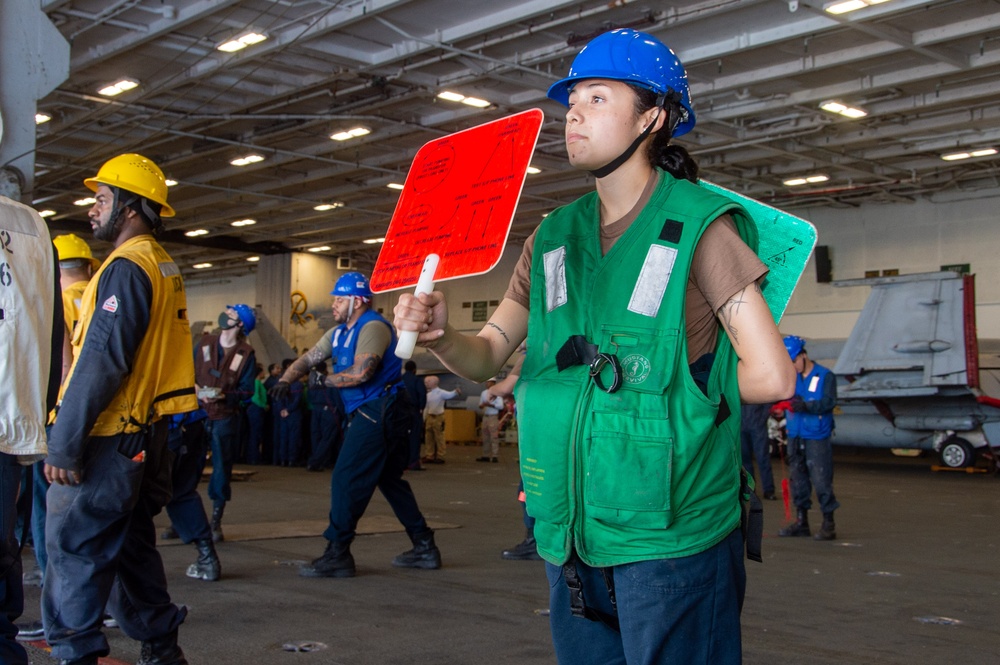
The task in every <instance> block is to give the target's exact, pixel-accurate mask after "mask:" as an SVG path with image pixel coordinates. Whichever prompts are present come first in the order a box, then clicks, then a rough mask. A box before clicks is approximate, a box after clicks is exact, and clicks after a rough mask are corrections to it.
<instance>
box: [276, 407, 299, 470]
mask: <svg viewBox="0 0 1000 665" xmlns="http://www.w3.org/2000/svg"><path fill="white" fill-rule="evenodd" d="M274 418H275V421H274V422H275V428H274V429H275V435H276V437H277V438H276V440H275V442H274V463H275V464H279V465H282V466H291V465H293V464H295V463H296V462H297V461H298V457H299V448H300V447H301V444H302V412H301V411H292V412H290V413H289V414H288V416H287V417H286V418H282V417H281V414H280V413H276V414H274Z"/></svg>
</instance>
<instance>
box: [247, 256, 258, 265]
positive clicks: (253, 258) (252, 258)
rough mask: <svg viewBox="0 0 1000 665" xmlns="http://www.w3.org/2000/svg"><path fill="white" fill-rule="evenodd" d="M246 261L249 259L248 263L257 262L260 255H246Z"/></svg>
mask: <svg viewBox="0 0 1000 665" xmlns="http://www.w3.org/2000/svg"><path fill="white" fill-rule="evenodd" d="M247 261H249V262H250V263H257V262H258V261H260V257H259V256H248V257H247Z"/></svg>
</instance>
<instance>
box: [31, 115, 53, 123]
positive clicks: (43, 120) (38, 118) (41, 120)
mask: <svg viewBox="0 0 1000 665" xmlns="http://www.w3.org/2000/svg"><path fill="white" fill-rule="evenodd" d="M51 119H52V116H50V115H49V114H48V113H36V114H35V124H36V125H42V124H45V123H46V122H48V121H49V120H51Z"/></svg>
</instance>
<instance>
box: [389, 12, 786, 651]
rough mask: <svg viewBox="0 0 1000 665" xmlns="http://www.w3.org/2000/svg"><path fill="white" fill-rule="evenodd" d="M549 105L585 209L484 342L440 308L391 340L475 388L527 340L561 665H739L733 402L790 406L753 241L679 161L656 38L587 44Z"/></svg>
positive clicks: (676, 91) (423, 303)
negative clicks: (584, 188) (425, 351)
mask: <svg viewBox="0 0 1000 665" xmlns="http://www.w3.org/2000/svg"><path fill="white" fill-rule="evenodd" d="M548 94H549V97H550V98H551V99H553V100H555V101H557V102H559V103H560V104H563V105H565V106H566V107H567V110H566V116H565V117H566V150H567V153H568V156H569V161H570V164H572V165H573V166H574V167H575V168H577V169H580V170H584V171H587V172H589V173H590V174H591V175H593V176H594V178H595V185H596V188H595V191H594V192H592V193H590V194H587V195H585V196H583V197H581V198H580V199H578V200H577V201H574V202H573V203H570V204H569V205H566V206H563V207H560V208H557V209H556V210H554V211H553V212H552V213H550V214H549V215H548V216H547V217H546V218H545V220H544V221H543V222H542V224H541V225H540V226H539V228H538V229H537V231H536V232H535V234H534V235H533V236H532V237H531V238H529V240H528V241H527V242H526V243H525V246H524V249H523V253H522V255H521V259H520V261H519V262H518V265H517V267H516V268H515V272H514V275H513V277H512V279H511V282H510V285H509V287H508V290H507V293H506V294H505V297H504V300H503V301H501V303H500V306H499V307H498V308H497V310H496V312H495V313H494V315H493V317H492V318H491V319H490V321H489V322H488V323H487V325H486V327H484V328H483V330H482V331H480V332H479V333H478V335H476V336H470V335H463V334H461V333H459V332H457V331H456V330H455V329H454V328H452V327H451V326H449V325H448V322H447V321H448V320H447V307H446V305H445V303H444V300H443V296H442V295H441V294H440V293H439V292H435V293H432V294H422V295H420V296H419V297H415V296H412V295H404V296H402V297H401V298H400V301H399V304H398V305H397V306H396V309H395V314H396V324H395V325H396V326H397V327H398V328H399V329H401V330H416V331H418V332H419V335H418V343H420V344H422V345H424V346H426V347H428V348H430V349H431V350H432V352H433V353H434V354H435V355H437V356H438V357H439V358H440V359H441V360H442V361H443V362H444V364H445V365H446V366H448V367H449V368H450V369H451V370H453V371H455V372H457V373H459V374H462V375H463V376H466V377H468V378H470V379H473V380H483V379H485V378H487V377H489V376H491V375H492V374H493V373H494V372H495V371H496V370H497V369H498V368H499V367H501V366H502V365H503V363H504V362H505V361H506V360H507V358H508V357H510V355H511V353H513V352H514V350H515V349H516V348H517V346H518V344H520V343H521V341H522V340H523V339H525V338H526V337H527V338H530V340H531V343H530V344H528V352H527V356H526V358H525V361H524V365H523V368H522V373H521V379H520V381H519V382H518V384H517V387H516V389H515V396H516V398H517V402H518V406H519V413H520V414H521V415H520V419H519V423H518V427H519V430H520V431H519V440H520V445H521V447H522V450H521V452H520V459H521V465H522V476H523V478H524V480H525V494H526V498H527V501H526V504H527V511H528V513H530V514H531V515H532V516H533V517H534V518H535V529H534V535H535V539H536V541H537V544H538V552H539V554H540V555H541V556H542V557H543V558H544V559H545V560H546V562H547V564H546V572H547V575H548V579H549V586H550V621H551V626H552V635H553V641H554V643H555V648H556V654H557V656H558V658H559V661H560V662H561V663H573V664H574V665H579V664H580V663H595V664H596V663H600V664H602V665H604V664H606V663H661V662H670V663H713V664H718V663H738V662H740V659H741V642H740V608H741V605H742V601H743V594H744V588H745V579H746V577H745V571H744V565H743V555H744V549H746V551H747V553H748V555H751V556H757V557H759V529H760V526H759V525H757V527H758V528H757V530H756V532H757V534H758V539H757V541H756V543H754V542H752V541H747V543H746V544H744V538H743V535H742V530H741V528H740V527H741V516H742V513H743V508H742V505H741V495H749V494H752V491H751V490H750V488H749V487H748V485H747V484H746V483H745V482H744V481H743V479H742V477H741V472H740V469H741V463H740V441H739V428H740V417H739V416H740V401H741V400H742V401H744V402H748V403H764V402H773V401H777V400H779V399H783V398H786V397H788V396H789V395H791V394H792V390H793V388H794V385H795V376H794V370H793V368H792V365H791V362H790V361H789V359H788V354H787V353H786V351H785V348H784V345H783V344H782V339H781V335H780V334H779V333H778V331H777V328H776V327H775V324H774V320H773V318H772V316H771V313H770V310H769V309H768V306H767V303H766V302H765V301H764V299H763V297H762V295H761V290H760V287H759V282H760V281H761V280H762V279H763V278H764V276H765V275H766V274H767V268H766V267H765V266H764V264H763V263H762V262H761V261H760V259H759V258H758V257H757V255H756V254H755V252H754V250H753V248H754V247H755V246H756V243H757V237H756V231H755V229H754V227H753V224H752V221H751V219H750V217H749V214H748V213H747V212H746V211H745V210H744V209H743V208H742V207H741V206H740V205H738V204H736V203H734V202H733V201H731V200H729V199H728V198H725V197H722V196H719V195H717V194H714V193H712V192H710V191H708V190H706V189H704V188H702V187H700V186H699V185H698V184H697V173H698V166H697V164H696V163H695V162H694V160H693V159H692V158H691V157H690V155H689V154H688V153H687V151H685V150H684V149H683V148H681V147H679V146H676V145H673V144H672V143H671V141H672V139H673V138H676V137H678V136H681V135H684V134H687V133H688V132H690V131H691V130H692V129H693V128H694V126H695V113H694V109H693V106H692V103H691V99H690V93H689V90H688V83H687V75H686V73H685V71H684V67H683V65H682V64H681V62H680V60H678V58H677V56H676V55H675V54H674V53H673V52H672V51H671V50H670V49H669V48H668V47H667V46H666V45H665V44H663V43H662V42H661V41H660V40H658V39H657V38H656V37H654V36H652V35H649V34H646V33H642V32H637V31H635V30H628V29H618V30H613V31H611V32H608V33H605V34H602V35H600V36H598V37H596V38H595V39H594V40H593V41H591V42H590V43H589V44H588V45H587V46H586V47H585V48H584V49H583V50H582V51H581V52H580V54H579V55H578V56H577V57H576V59H575V60H574V61H573V65H572V67H571V68H570V71H569V74H568V75H567V76H566V77H565V78H563V79H561V80H559V81H557V82H556V83H555V84H554V85H552V87H551V88H549V93H548ZM749 531H750V532H751V533H752V532H754V529H752V528H751V529H749Z"/></svg>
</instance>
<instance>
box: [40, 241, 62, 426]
mask: <svg viewBox="0 0 1000 665" xmlns="http://www.w3.org/2000/svg"><path fill="white" fill-rule="evenodd" d="M52 258H53V259H54V260H55V263H54V265H55V266H56V269H55V270H54V271H53V272H54V273H55V283H54V284H53V285H52V289H53V292H54V294H55V299H54V300H53V301H52V304H53V309H52V342H51V343H52V346H51V348H50V350H49V352H50V354H51V355H50V358H49V386H48V390H47V391H46V393H45V405H46V408H47V409H48V410H49V411H51V410H52V409H54V408H55V406H56V400H58V399H59V383H60V382H61V381H62V349H63V337H64V336H65V335H66V320H65V318H64V316H65V314H64V312H63V303H62V287H61V285H60V283H59V268H58V266H59V251H58V250H57V249H56V246H55V245H52Z"/></svg>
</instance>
